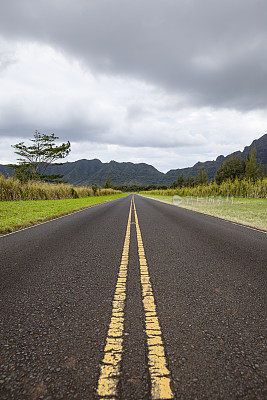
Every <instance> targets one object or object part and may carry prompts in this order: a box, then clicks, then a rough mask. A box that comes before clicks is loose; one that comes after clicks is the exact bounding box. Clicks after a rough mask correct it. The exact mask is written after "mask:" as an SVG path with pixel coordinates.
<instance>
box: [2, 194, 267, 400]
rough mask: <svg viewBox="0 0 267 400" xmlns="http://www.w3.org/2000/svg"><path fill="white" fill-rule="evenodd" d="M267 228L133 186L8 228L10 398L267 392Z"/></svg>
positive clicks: (5, 294) (6, 369)
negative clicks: (137, 192) (137, 191)
mask: <svg viewBox="0 0 267 400" xmlns="http://www.w3.org/2000/svg"><path fill="white" fill-rule="evenodd" d="M266 238H267V237H266V234H265V233H263V232H260V231H257V230H252V229H249V228H246V227H242V226H239V225H234V224H232V223H230V222H227V221H223V220H220V219H218V218H214V217H209V216H205V215H203V214H199V213H196V212H193V211H189V210H185V209H182V208H178V207H174V206H171V205H167V204H164V203H160V202H157V201H154V200H150V199H146V198H142V197H140V196H134V199H133V196H131V195H129V196H127V197H124V198H121V199H117V200H114V201H112V202H109V203H105V204H102V205H98V206H96V207H92V208H89V209H86V210H83V211H81V212H78V213H75V214H72V215H69V216H66V217H63V218H60V219H56V220H54V221H50V222H48V223H45V224H41V225H38V226H35V227H32V228H30V229H26V230H22V231H19V232H16V233H14V234H11V235H7V236H3V237H1V238H0V287H1V288H0V289H1V308H0V318H1V325H0V340H1V359H0V399H1V400H12V399H15V400H24V399H47V400H48V399H50V400H53V399H64V400H65V399H110V400H111V399H123V400H124V399H125V400H127V399H135V400H142V399H153V400H156V399H183V400H189V399H190V400H192V399H195V400H200V399H227V400H229V399H242V400H244V399H264V383H263V382H264V369H263V362H264V316H265V315H264V294H265V274H264V272H265V266H266V264H267V263H266V261H267V254H266Z"/></svg>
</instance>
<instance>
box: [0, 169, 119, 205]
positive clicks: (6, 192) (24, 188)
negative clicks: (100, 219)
mask: <svg viewBox="0 0 267 400" xmlns="http://www.w3.org/2000/svg"><path fill="white" fill-rule="evenodd" d="M117 193H121V192H120V191H118V190H114V189H111V188H109V189H99V190H97V191H95V190H94V189H93V188H90V187H87V186H79V187H73V186H72V185H67V184H65V183H48V182H36V181H29V182H24V183H22V182H20V181H19V180H18V179H14V178H5V177H4V176H2V175H1V174H0V201H10V200H51V199H76V198H82V197H90V196H105V195H111V194H117Z"/></svg>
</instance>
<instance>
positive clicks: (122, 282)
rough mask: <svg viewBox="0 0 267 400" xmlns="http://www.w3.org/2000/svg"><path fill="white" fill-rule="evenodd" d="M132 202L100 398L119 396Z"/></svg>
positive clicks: (103, 365) (99, 384)
mask: <svg viewBox="0 0 267 400" xmlns="http://www.w3.org/2000/svg"><path fill="white" fill-rule="evenodd" d="M132 204H133V200H132V201H131V206H130V211H129V217H128V223H127V228H126V234H125V240H124V246H123V251H122V257H121V264H120V268H119V274H118V280H117V285H116V289H115V294H114V299H113V308H112V314H111V321H110V324H109V329H108V334H107V339H106V346H105V350H104V358H103V361H102V365H101V370H100V377H99V380H98V387H97V394H98V396H99V398H100V399H109V400H112V399H114V400H115V398H116V397H117V385H118V381H119V375H120V363H121V359H122V345H123V330H124V305H125V299H126V281H127V267H128V256H129V246H130V228H131V216H132ZM112 396H113V397H112Z"/></svg>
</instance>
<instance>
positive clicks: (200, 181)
mask: <svg viewBox="0 0 267 400" xmlns="http://www.w3.org/2000/svg"><path fill="white" fill-rule="evenodd" d="M196 182H197V185H207V184H208V183H209V178H208V175H207V171H206V170H205V169H202V168H201V169H200V170H199V172H198V174H197V179H196Z"/></svg>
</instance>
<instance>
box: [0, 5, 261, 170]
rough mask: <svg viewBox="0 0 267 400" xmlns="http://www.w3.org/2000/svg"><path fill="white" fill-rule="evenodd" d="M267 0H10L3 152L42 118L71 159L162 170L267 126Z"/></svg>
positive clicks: (2, 38) (209, 154)
mask: <svg viewBox="0 0 267 400" xmlns="http://www.w3.org/2000/svg"><path fill="white" fill-rule="evenodd" d="M266 21H267V1H266V0H223V1H222V0H8V1H6V0H0V163H2V164H4V163H8V162H11V161H13V162H14V161H15V158H14V154H13V151H12V149H11V146H10V145H11V144H14V143H17V142H18V141H21V140H24V141H26V142H27V141H28V139H29V138H31V137H32V136H33V133H34V131H35V130H36V129H37V130H38V131H40V132H41V133H51V132H54V133H55V134H56V135H57V136H60V138H61V139H62V140H70V142H71V143H72V152H71V154H70V156H69V157H68V160H69V161H74V160H78V159H81V158H87V159H92V158H99V159H101V160H102V161H104V162H107V161H110V160H112V159H114V160H116V161H132V162H147V163H150V164H152V165H154V166H155V167H157V168H158V169H160V170H161V171H167V170H169V169H171V168H179V167H186V166H192V165H193V164H194V163H195V162H197V161H204V160H208V159H210V160H211V159H214V158H215V157H217V156H218V155H219V154H224V155H226V154H228V153H230V152H232V151H235V150H241V149H242V148H243V147H244V146H245V145H249V144H250V143H251V142H252V140H254V139H256V138H259V137H260V136H262V135H263V134H264V133H266V131H267V129H266V127H267V23H266Z"/></svg>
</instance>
